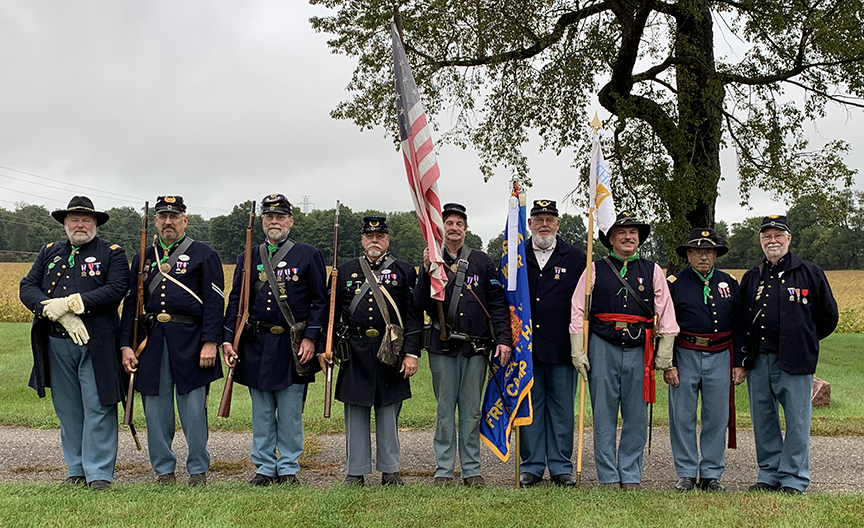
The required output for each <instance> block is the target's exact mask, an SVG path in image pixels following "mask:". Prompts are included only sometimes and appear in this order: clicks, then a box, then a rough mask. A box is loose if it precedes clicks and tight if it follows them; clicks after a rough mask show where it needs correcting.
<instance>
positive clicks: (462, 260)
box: [447, 246, 471, 331]
mask: <svg viewBox="0 0 864 528" xmlns="http://www.w3.org/2000/svg"><path fill="white" fill-rule="evenodd" d="M466 250H467V251H466ZM470 254H471V248H469V247H468V246H462V249H460V250H459V257H458V261H457V262H458V265H457V268H456V279H455V280H454V281H453V295H452V297H451V298H450V309H449V310H447V326H449V327H450V329H451V331H452V329H453V328H455V323H456V311H457V310H459V297H460V295H462V288H463V287H464V286H465V272H467V271H468V256H469V255H470Z"/></svg>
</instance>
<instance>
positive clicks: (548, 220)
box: [531, 216, 558, 225]
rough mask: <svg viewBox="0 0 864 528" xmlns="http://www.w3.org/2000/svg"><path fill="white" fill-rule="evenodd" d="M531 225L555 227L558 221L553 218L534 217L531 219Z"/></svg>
mask: <svg viewBox="0 0 864 528" xmlns="http://www.w3.org/2000/svg"><path fill="white" fill-rule="evenodd" d="M531 223H532V224H540V225H543V224H548V225H555V224H557V223H558V219H557V218H555V217H554V216H553V217H551V218H541V217H539V216H535V217H534V218H532V219H531Z"/></svg>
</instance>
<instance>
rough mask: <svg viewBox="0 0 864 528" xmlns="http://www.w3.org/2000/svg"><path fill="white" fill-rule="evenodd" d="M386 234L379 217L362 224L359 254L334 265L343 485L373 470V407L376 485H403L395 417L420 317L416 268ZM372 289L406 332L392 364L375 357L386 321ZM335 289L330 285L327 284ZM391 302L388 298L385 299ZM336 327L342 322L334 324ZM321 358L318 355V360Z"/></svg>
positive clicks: (412, 369) (416, 349) (411, 368)
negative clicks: (392, 248) (378, 479)
mask: <svg viewBox="0 0 864 528" xmlns="http://www.w3.org/2000/svg"><path fill="white" fill-rule="evenodd" d="M389 233H390V231H389V229H388V227H387V221H386V218H384V217H379V216H367V217H365V218H364V219H363V228H362V232H361V235H360V236H361V240H360V241H361V244H362V245H363V256H362V257H360V258H359V259H354V260H349V261H348V262H345V263H344V264H342V265H341V266H339V275H338V277H339V279H338V283H337V284H336V286H335V287H336V313H337V314H339V315H338V317H339V321H338V322H337V326H338V328H339V330H338V333H339V335H341V336H344V337H343V338H342V342H341V343H340V347H346V348H345V351H346V352H347V358H344V359H343V361H341V362H340V364H339V377H338V378H337V380H336V399H337V400H339V401H341V402H343V403H344V404H345V447H346V454H347V463H346V466H347V473H348V476H347V478H346V479H345V483H346V484H360V485H363V484H364V475H366V474H367V473H371V472H372V444H371V440H370V425H369V422H370V418H371V416H370V415H371V411H372V408H373V407H374V408H375V441H376V446H377V452H376V469H377V470H378V471H380V472H381V473H382V475H381V484H382V485H398V484H402V479H401V477H400V476H399V454H400V453H399V412H400V411H401V409H402V402H403V401H404V400H407V399H408V398H410V397H411V384H410V382H409V378H410V377H411V376H413V375H414V373H416V372H417V359H418V358H419V357H420V337H421V336H420V332H421V329H422V324H423V323H422V313H421V311H420V309H419V307H417V306H415V305H414V284H415V283H416V282H417V272H416V271H415V270H414V266H412V265H411V264H409V263H408V262H405V261H404V260H398V259H396V258H395V257H393V256H392V255H391V254H390V251H389V248H390V234H389ZM361 259H364V260H365V263H366V264H368V271H370V272H371V274H372V275H373V276H374V281H375V282H374V283H371V282H370V281H369V280H368V278H367V277H366V272H365V271H364V266H363V265H362V261H361ZM372 284H377V286H375V288H379V289H381V290H386V292H387V294H388V295H383V293H382V298H383V302H384V303H385V308H386V310H387V315H388V318H389V322H390V323H391V324H397V325H399V326H401V327H402V328H403V329H404V332H405V341H404V343H403V346H402V350H401V355H402V358H401V360H400V362H399V365H398V366H390V365H386V364H384V363H383V362H382V361H381V360H379V359H378V349H379V348H380V346H381V342H382V340H383V339H384V336H385V327H386V323H387V321H385V319H384V316H383V315H382V311H381V307H380V306H379V304H378V302H377V300H376V298H375V293H374V291H373V287H372V286H371V285H372ZM331 287H333V285H331ZM388 296H389V297H388ZM339 323H341V324H339ZM320 357H323V356H320Z"/></svg>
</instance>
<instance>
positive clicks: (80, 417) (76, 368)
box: [48, 337, 117, 482]
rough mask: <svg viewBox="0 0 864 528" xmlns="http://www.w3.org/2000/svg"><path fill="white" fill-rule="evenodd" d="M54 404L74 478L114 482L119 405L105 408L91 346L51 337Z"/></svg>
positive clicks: (62, 444)
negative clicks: (95, 372) (98, 387)
mask: <svg viewBox="0 0 864 528" xmlns="http://www.w3.org/2000/svg"><path fill="white" fill-rule="evenodd" d="M48 368H49V372H50V375H51V401H52V403H53V404H54V412H56V413H57V418H59V419H60V444H61V446H62V448H63V458H64V459H65V460H66V469H67V472H68V475H69V476H70V477H86V479H87V482H93V481H94V480H107V481H108V482H112V481H113V480H114V463H115V462H116V461H117V404H114V405H107V406H105V405H102V404H101V403H99V393H98V391H97V390H96V376H95V375H94V374H93V362H92V360H91V359H90V351H89V349H88V348H87V345H83V346H78V345H76V344H75V343H73V342H72V340H71V339H61V338H58V337H51V338H49V344H48Z"/></svg>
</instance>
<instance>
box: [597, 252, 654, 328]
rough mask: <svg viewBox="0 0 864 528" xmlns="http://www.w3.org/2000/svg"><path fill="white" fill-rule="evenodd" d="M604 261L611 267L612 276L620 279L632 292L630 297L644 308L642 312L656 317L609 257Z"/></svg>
mask: <svg viewBox="0 0 864 528" xmlns="http://www.w3.org/2000/svg"><path fill="white" fill-rule="evenodd" d="M603 261H604V262H606V264H608V265H609V269H611V270H612V275H615V278H616V279H618V280H619V281H620V282H621V284H623V285H624V287H625V288H627V291H628V292H630V295H631V296H632V297H633V298H634V299H636V303H637V304H639V306H640V307H641V308H642V310H644V311H645V313H646V314H647V315H648V317H654V310H652V309H651V308H648V305H647V304H645V301H643V300H642V298H641V297H639V294H637V293H636V292H635V291H634V290H633V287H632V286H630V283H629V282H627V281H626V280H624V277H622V276H621V275H620V274H619V273H618V270H617V269H615V265H614V264H612V261H611V260H610V259H609V257H603Z"/></svg>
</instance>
